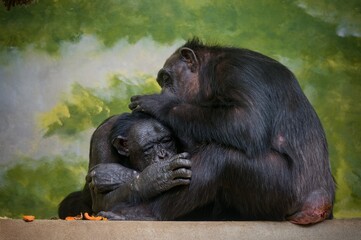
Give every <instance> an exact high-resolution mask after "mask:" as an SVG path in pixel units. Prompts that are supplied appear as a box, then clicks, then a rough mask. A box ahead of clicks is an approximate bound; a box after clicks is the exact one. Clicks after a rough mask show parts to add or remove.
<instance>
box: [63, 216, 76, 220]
mask: <svg viewBox="0 0 361 240" xmlns="http://www.w3.org/2000/svg"><path fill="white" fill-rule="evenodd" d="M65 220H66V221H74V220H75V217H71V216H69V217H66V218H65Z"/></svg>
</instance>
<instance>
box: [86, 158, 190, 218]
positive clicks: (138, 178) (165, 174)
mask: <svg viewBox="0 0 361 240" xmlns="http://www.w3.org/2000/svg"><path fill="white" fill-rule="evenodd" d="M187 157H188V154H187V153H181V154H178V155H175V156H173V157H172V158H170V159H169V160H165V161H161V162H157V163H154V164H152V165H150V166H148V167H147V168H145V169H144V170H143V171H142V172H140V173H139V172H136V171H132V172H130V171H129V170H130V169H127V168H124V167H123V166H122V165H120V164H99V165H97V166H95V167H94V168H93V169H92V170H91V171H90V173H89V174H88V176H87V181H88V183H89V186H90V188H91V189H93V190H92V191H93V194H94V196H93V200H94V201H93V208H94V209H93V210H94V211H95V212H97V211H99V210H111V209H112V208H114V207H115V206H117V205H119V203H133V204H134V203H137V202H140V201H142V200H146V199H149V198H152V197H155V196H157V195H158V194H160V193H162V192H164V191H167V190H169V189H171V188H173V187H175V186H179V185H188V184H189V183H190V178H191V170H190V169H189V168H190V166H191V162H190V161H189V160H188V159H186V158H187Z"/></svg>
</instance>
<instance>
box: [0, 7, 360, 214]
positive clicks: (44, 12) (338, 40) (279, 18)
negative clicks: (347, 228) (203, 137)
mask: <svg viewBox="0 0 361 240" xmlns="http://www.w3.org/2000/svg"><path fill="white" fill-rule="evenodd" d="M0 23H1V25H0V102H1V104H0V130H1V135H0V154H1V155H0V156H1V157H0V166H1V168H0V216H7V217H13V218H18V217H20V216H21V215H22V214H34V215H36V216H38V217H39V218H51V217H54V216H56V211H57V204H58V203H59V202H60V200H61V199H62V198H63V197H64V196H65V195H66V194H67V193H69V192H71V191H75V190H79V189H81V187H82V185H83V184H84V177H85V173H86V170H87V155H88V150H89V139H90V134H91V133H92V131H94V128H95V127H96V126H97V125H98V124H99V123H100V122H101V121H102V120H103V119H105V118H106V117H108V116H110V115H112V114H115V113H119V112H124V111H128V109H127V105H128V101H129V97H130V96H132V95H134V94H141V93H151V92H156V91H159V87H158V86H157V84H156V82H155V81H154V77H155V76H156V72H157V70H158V69H159V68H160V67H161V66H162V65H163V63H164V61H165V59H166V58H167V56H169V55H170V54H171V53H172V52H173V51H174V50H175V49H176V48H177V47H178V46H180V45H181V44H182V43H183V42H184V40H186V39H188V38H191V37H193V36H198V37H199V38H201V39H202V40H203V41H205V42H208V43H219V44H222V45H231V46H237V47H244V48H250V49H252V50H256V51H259V52H262V53H264V54H266V55H269V56H271V57H273V58H275V59H277V60H279V61H281V62H282V63H284V64H285V65H286V66H288V67H289V68H290V69H292V71H294V73H295V74H296V76H297V77H298V79H299V81H300V83H301V86H302V88H303V90H304V91H305V93H306V95H307V96H308V97H309V99H310V101H311V102H312V104H313V105H314V107H315V109H316V111H317V112H318V114H319V116H320V118H321V121H322V123H323V125H324V128H325V130H326V133H327V138H328V142H329V150H330V160H331V165H332V170H333V174H334V176H335V179H336V181H337V183H338V191H337V197H336V205H335V216H336V217H338V218H344V217H346V218H349V217H361V161H360V156H361V137H360V135H361V107H360V103H361V101H360V100H361V97H360V92H361V79H360V76H361V6H360V4H359V1H358V0H350V1H346V2H342V1H327V0H319V1H311V0H303V1H302V0H300V1H284V0H283V1H281V0H274V1H268V0H260V1H239V0H234V1H232V0H223V1H222V0H219V1H206V0H197V1H195V0H194V1H192V0H185V1H180V0H172V1H168V0H164V1H161V0H154V1H146V0H144V1H142V0H129V1H124V0H123V1H120V0H119V1H115V0H114V1H101V0H94V1H80V0H61V1H60V0H59V1H56V0H54V1H51V0H43V1H41V0H40V1H35V2H34V3H33V4H31V5H28V6H17V7H14V8H12V9H11V10H10V11H7V10H6V9H5V7H3V6H0Z"/></svg>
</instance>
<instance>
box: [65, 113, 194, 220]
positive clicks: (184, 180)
mask: <svg viewBox="0 0 361 240" xmlns="http://www.w3.org/2000/svg"><path fill="white" fill-rule="evenodd" d="M176 153H177V152H176V141H175V139H174V138H173V136H172V134H171V132H170V131H169V130H168V129H167V128H166V127H164V126H163V125H162V124H160V123H159V122H158V121H156V120H155V119H152V118H151V117H150V116H149V115H146V114H143V113H132V114H128V113H125V114H122V115H118V116H113V117H111V118H109V119H107V120H106V121H105V122H103V123H102V124H101V125H100V126H99V127H98V128H97V129H96V130H95V132H94V133H93V135H92V138H91V144H90V158H89V171H88V172H89V173H88V175H87V177H86V179H87V183H86V184H85V187H84V189H83V191H79V192H74V193H71V194H70V195H68V196H67V197H66V198H65V199H64V200H63V201H62V202H61V204H60V207H59V216H60V217H61V218H65V217H66V216H74V215H77V214H79V213H80V212H90V213H93V212H94V213H97V212H99V211H109V212H105V213H104V214H107V216H111V217H112V218H117V215H116V214H112V212H111V211H112V210H116V211H117V212H121V213H122V214H123V215H124V214H126V207H128V206H133V205H136V206H138V209H137V212H136V213H134V212H131V213H130V214H133V215H131V216H128V217H132V218H133V219H136V218H137V216H138V215H139V216H143V218H144V217H145V216H146V214H147V212H146V209H145V211H142V208H141V207H140V206H141V202H142V201H145V200H147V199H149V198H152V197H154V196H156V195H158V194H160V193H161V192H164V191H167V190H169V189H171V188H173V187H176V186H179V185H187V184H189V181H190V176H191V171H190V170H189V168H190V161H189V160H187V159H185V158H186V157H187V156H188V154H187V153H181V154H176Z"/></svg>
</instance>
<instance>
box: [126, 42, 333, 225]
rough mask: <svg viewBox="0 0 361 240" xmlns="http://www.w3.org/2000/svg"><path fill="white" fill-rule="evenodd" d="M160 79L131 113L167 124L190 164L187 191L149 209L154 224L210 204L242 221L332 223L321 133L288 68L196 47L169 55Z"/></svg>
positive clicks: (238, 52)
mask: <svg viewBox="0 0 361 240" xmlns="http://www.w3.org/2000/svg"><path fill="white" fill-rule="evenodd" d="M157 81H158V83H159V85H160V86H161V87H162V93H161V94H152V95H144V96H134V97H132V98H131V103H130V105H129V107H130V109H131V110H133V112H138V111H141V112H145V113H148V114H150V115H152V116H154V117H155V118H156V119H158V120H159V121H160V122H162V123H163V124H165V125H166V126H168V127H170V128H171V129H172V130H173V131H174V133H175V135H176V136H178V137H179V138H180V139H181V140H182V142H183V143H184V146H183V147H184V148H185V149H187V151H189V152H190V153H191V161H192V181H191V183H190V185H189V188H183V189H182V190H180V191H178V192H177V193H172V192H169V193H168V192H167V193H165V194H162V195H160V196H159V197H158V198H157V199H155V200H154V201H152V202H150V206H149V209H150V211H151V212H152V213H153V214H154V215H155V216H156V217H157V219H161V220H172V219H177V218H178V217H181V216H183V215H185V214H187V213H189V212H191V211H192V210H193V209H195V208H199V207H201V206H204V205H206V204H209V203H212V202H213V203H216V205H217V211H216V212H222V211H223V208H224V209H229V208H232V209H233V210H234V212H236V213H237V216H238V218H239V219H242V220H289V221H291V222H293V223H296V224H304V225H306V224H314V223H317V222H321V221H323V220H325V219H328V218H332V207H333V202H334V194H335V183H334V181H333V178H332V175H331V171H330V164H329V160H328V151H327V142H326V138H325V133H324V130H323V128H322V125H321V123H320V121H319V118H318V116H317V114H316V113H315V111H314V109H313V108H312V106H311V104H310V103H309V101H308V100H307V98H306V96H305V95H304V94H303V92H302V90H301V88H300V86H299V84H298V82H297V80H296V78H295V76H294V75H293V74H292V73H291V72H290V71H289V70H288V69H287V68H286V67H285V66H283V65H282V64H280V63H279V62H277V61H275V60H273V59H271V58H268V57H266V56H264V55H262V54H259V53H256V52H253V51H250V50H246V49H237V48H223V47H219V46H206V45H203V44H202V43H200V42H198V41H197V40H192V41H189V42H187V43H186V44H185V45H184V46H182V47H181V48H179V49H178V50H177V51H176V52H175V53H174V54H173V55H172V56H170V57H169V59H168V60H167V61H166V62H165V64H164V66H163V68H162V69H161V70H160V71H159V73H158V77H157ZM188 142H189V143H191V144H187V143H188ZM200 196H201V197H200ZM221 215H222V214H221ZM215 218H217V216H215ZM225 219H227V217H226V218H225Z"/></svg>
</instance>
